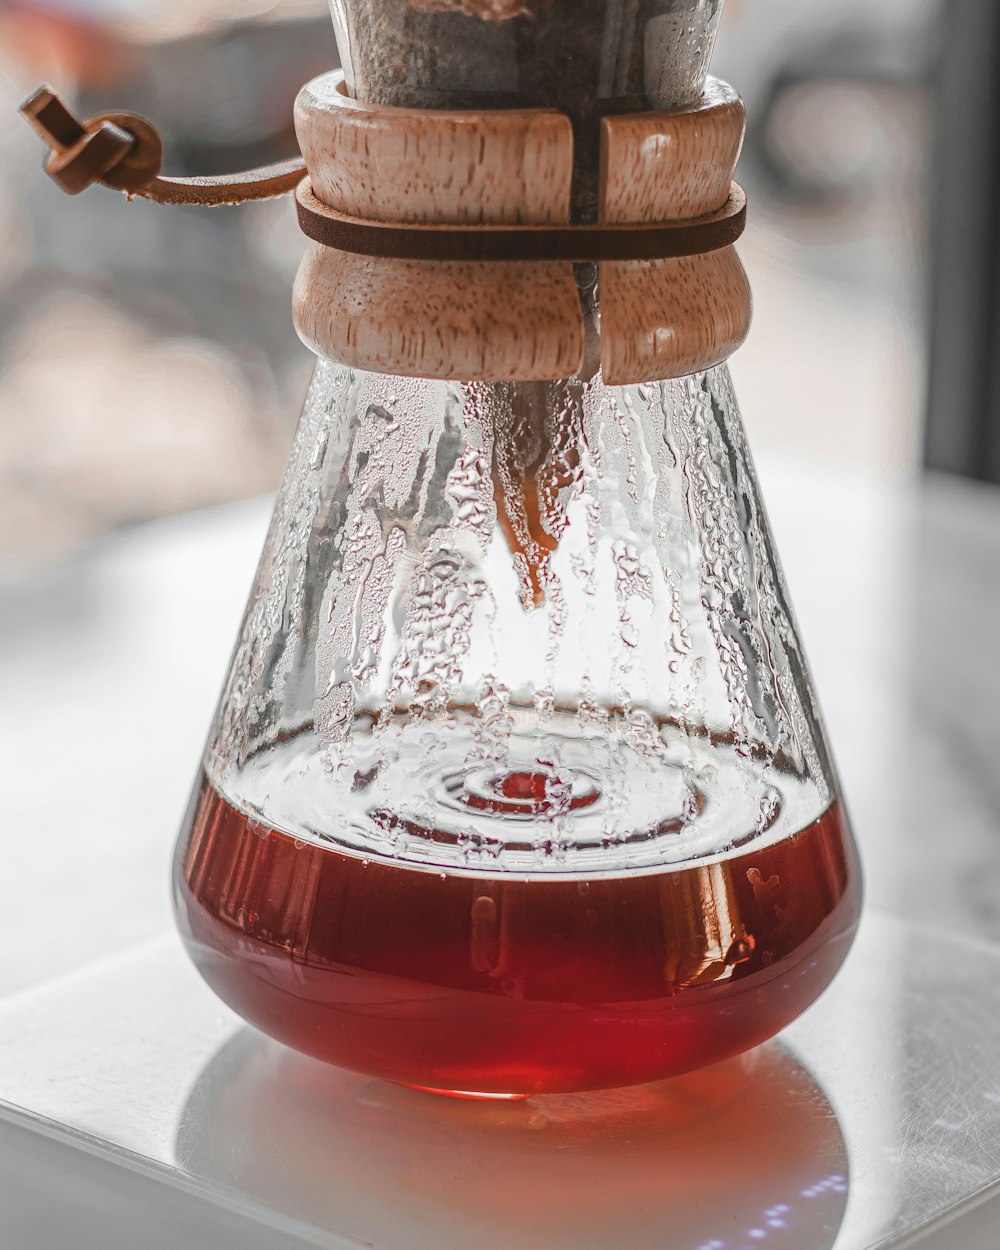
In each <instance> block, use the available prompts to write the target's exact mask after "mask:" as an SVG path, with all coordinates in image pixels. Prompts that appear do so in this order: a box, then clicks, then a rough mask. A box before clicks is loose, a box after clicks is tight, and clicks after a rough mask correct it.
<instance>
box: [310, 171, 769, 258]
mask: <svg viewBox="0 0 1000 1250" xmlns="http://www.w3.org/2000/svg"><path fill="white" fill-rule="evenodd" d="M295 201H296V209H297V211H298V215H299V227H300V229H301V230H302V233H303V234H305V235H307V236H308V237H309V238H310V239H313V240H314V241H315V242H316V243H321V244H323V246H324V247H332V248H336V249H337V250H338V251H341V252H355V253H359V254H360V255H362V256H382V257H393V258H395V259H396V260H456V261H518V260H520V261H539V260H555V261H599V260H663V259H668V258H671V257H678V256H700V255H703V254H704V253H706V252H715V251H718V250H719V249H720V248H724V247H729V246H730V244H732V243H735V242H736V240H737V239H738V238H739V237H740V235H741V234H742V233H743V228H744V226H745V225H746V208H747V199H746V194H745V193H744V191H743V188H742V187H741V186H740V185H739V183H736V182H734V183H733V184H732V189H731V191H730V195H729V199H728V200H727V201H726V203H725V205H724V206H723V208H721V209H720V210H719V212H717V213H712V214H710V215H709V216H707V217H699V218H696V219H694V220H689V221H675V222H662V223H656V224H653V225H614V226H608V225H596V226H496V225H490V226H452V225H426V226H424V225H419V226H417V225H407V224H403V223H399V222H383V221H370V220H368V219H367V218H362V217H348V216H347V215H346V214H344V213H338V212H336V211H335V210H334V209H332V208H330V207H328V206H327V205H326V204H324V203H322V202H321V201H320V200H318V199H317V198H316V196H315V195H314V194H313V191H312V186H311V185H310V182H309V179H308V178H304V179H303V180H302V182H301V183H300V184H299V186H298V189H297V190H296V192H295Z"/></svg>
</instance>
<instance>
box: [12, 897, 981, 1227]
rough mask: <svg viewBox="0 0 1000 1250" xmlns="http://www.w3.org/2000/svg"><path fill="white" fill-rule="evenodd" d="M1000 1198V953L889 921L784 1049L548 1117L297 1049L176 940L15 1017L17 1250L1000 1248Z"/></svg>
mask: <svg viewBox="0 0 1000 1250" xmlns="http://www.w3.org/2000/svg"><path fill="white" fill-rule="evenodd" d="M994 1192H996V1193H997V1194H1000V949H994V948H992V947H988V946H982V945H976V944H971V943H968V942H966V941H958V940H955V939H953V938H950V937H948V936H945V935H942V934H939V933H936V932H934V931H931V930H919V929H914V928H911V927H909V926H907V925H905V924H903V923H902V922H901V921H898V920H895V919H892V918H890V917H887V916H884V915H880V914H878V913H869V914H868V915H867V917H866V919H865V921H864V924H863V926H862V933H861V936H860V937H859V940H858V942H857V944H856V946H855V948H854V950H853V952H852V954H851V956H850V958H849V960H848V963H847V965H846V966H845V969H844V971H843V972H842V973H841V975H840V976H839V977H838V979H837V981H836V982H835V984H834V986H833V987H832V989H831V990H829V991H828V993H827V994H826V995H825V996H824V998H823V999H822V1000H821V1002H820V1003H819V1004H817V1006H816V1007H814V1008H813V1009H812V1010H811V1011H810V1012H808V1013H807V1014H806V1016H805V1017H804V1018H803V1019H802V1020H800V1021H799V1022H797V1023H796V1024H795V1025H793V1026H792V1027H791V1028H790V1029H788V1030H787V1031H786V1032H785V1033H784V1034H783V1035H782V1038H781V1040H780V1042H773V1043H771V1044H769V1045H767V1046H764V1047H762V1048H760V1049H759V1050H757V1051H755V1052H753V1053H752V1054H750V1055H748V1056H745V1057H744V1058H743V1059H740V1060H734V1061H731V1062H729V1063H726V1064H721V1065H719V1066H718V1067H716V1068H713V1069H709V1070H707V1071H705V1072H702V1073H699V1074H694V1075H692V1076H689V1077H682V1078H680V1079H678V1080H676V1081H672V1082H664V1083H661V1084H657V1085H650V1086H643V1087H639V1088H637V1089H631V1090H621V1091H617V1092H611V1093H605V1094H596V1095H579V1096H572V1097H571V1096H548V1097H538V1098H534V1099H531V1100H529V1101H528V1102H525V1103H507V1104H504V1103H491V1104H487V1103H474V1102H460V1101H452V1100H449V1099H443V1098H438V1097H435V1096H433V1095H424V1094H418V1093H414V1092H411V1091H408V1090H403V1089H399V1088H396V1087H394V1086H391V1085H387V1084H384V1083H382V1082H379V1081H374V1080H370V1079H368V1078H366V1077H361V1076H356V1075H354V1074H352V1073H348V1072H342V1071H338V1070H336V1069H333V1068H327V1067H325V1066H323V1065H321V1064H318V1063H315V1062H313V1061H312V1060H308V1059H305V1058H303V1057H301V1056H299V1055H296V1054H294V1053H293V1052H291V1051H288V1050H285V1049H284V1048H283V1047H281V1046H278V1045H277V1044H275V1043H272V1042H270V1041H268V1040H267V1039H266V1038H264V1037H262V1036H261V1035H260V1034H258V1033H256V1032H254V1031H253V1030H252V1029H249V1028H247V1027H246V1026H244V1025H243V1024H242V1023H241V1022H240V1021H239V1020H238V1019H237V1018H236V1017H235V1016H234V1015H232V1013H230V1012H229V1011H228V1010H227V1009H226V1008H224V1007H223V1006H222V1005H221V1004H220V1003H219V1002H218V1001H217V1000H216V999H215V997H214V996H213V995H212V994H211V993H210V991H209V990H208V989H206V988H205V986H204V985H203V984H202V982H201V981H200V979H199V978H198V976H197V974H196V973H195V972H194V970H193V969H192V968H191V966H190V965H189V964H188V962H187V959H186V957H185V955H184V953H183V951H182V949H181V947H180V943H179V941H178V940H177V939H176V938H174V937H173V936H172V935H171V936H165V937H163V938H160V939H157V940H156V941H154V942H152V943H149V944H146V945H143V946H141V947H138V948H136V949H133V950H132V951H130V952H127V953H125V954H124V955H122V956H121V957H120V958H117V959H115V960H113V961H105V962H103V963H101V964H98V965H94V966H91V967H90V968H87V969H84V970H83V971H82V972H78V973H75V974H73V975H71V976H68V977H65V978H62V979H58V980H54V981H49V982H47V983H46V984H43V985H42V986H40V987H38V988H36V989H33V990H32V991H30V992H28V993H23V994H20V995H17V996H16V997H12V998H9V999H7V1000H6V1001H5V1002H3V1003H0V1245H2V1246H3V1247H4V1250H22V1248H23V1250H34V1248H35V1247H36V1246H37V1247H42V1248H44V1250H57V1248H58V1247H62V1246H63V1245H65V1246H67V1247H68V1246H73V1247H74V1248H76V1250H80V1248H85V1247H89V1246H94V1247H100V1248H101V1250H110V1248H111V1247H117V1246H119V1245H120V1246H122V1247H130V1248H131V1247H138V1246H142V1247H143V1250H160V1247H163V1248H164V1250H166V1248H169V1250H180V1248H181V1247H183V1248H184V1250H194V1248H196V1247H201V1246H205V1247H212V1250H223V1248H225V1247H228V1246H229V1245H232V1246H234V1247H235V1246H239V1247H240V1250H257V1248H258V1247H261V1248H263V1247H272V1248H273V1247H281V1250H286V1248H290V1247H296V1248H298V1247H306V1246H332V1247H350V1248H351V1250H357V1248H358V1247H366V1248H368V1250H451V1248H452V1247H454V1248H456V1250H473V1248H474V1250H500V1248H501V1247H502V1248H503V1250H610V1248H611V1247H614V1248H615V1250H760V1248H763V1247H774V1248H777V1250H834V1248H835V1250H871V1248H873V1247H890V1246H891V1247H894V1248H896V1247H904V1246H907V1247H909V1246H918V1245H919V1246H921V1247H925V1246H926V1247H928V1248H930V1247H938V1246H940V1247H948V1248H949V1250H957V1248H961V1250H972V1248H973V1247H975V1248H978V1247H979V1246H980V1245H982V1246H983V1247H989V1248H990V1250H995V1248H996V1247H997V1246H1000V1218H997V1217H995V1216H994V1214H993V1211H994V1204H993V1202H992V1201H991V1199H992V1197H993V1195H994ZM996 1210H998V1211H1000V1203H998V1205H997V1207H996ZM956 1221H958V1222H956ZM977 1229H978V1231H977ZM994 1229H996V1231H993V1230H994ZM276 1232H280V1235H276Z"/></svg>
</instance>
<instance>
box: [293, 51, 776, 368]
mask: <svg viewBox="0 0 1000 1250" xmlns="http://www.w3.org/2000/svg"><path fill="white" fill-rule="evenodd" d="M295 124H296V131H297V134H298V139H299V144H300V146H301V149H302V154H303V157H304V158H305V164H306V167H307V169H308V171H309V176H310V183H308V184H304V185H303V186H302V187H300V189H299V193H298V199H299V205H300V221H301V222H302V224H303V228H304V230H305V231H306V233H307V234H309V235H311V236H312V241H311V242H310V245H309V249H308V251H307V254H306V256H305V258H304V260H303V262H302V266H301V268H300V270H299V273H298V277H297V278H296V282H295V289H294V296H293V306H294V312H295V323H296V328H297V330H298V332H299V335H300V336H301V337H302V339H303V341H304V342H306V344H307V345H308V346H309V347H311V348H312V349H313V350H314V351H316V352H318V353H319V354H320V355H323V356H325V357H328V358H330V359H334V360H339V361H341V362H343V363H345V364H349V365H352V366H355V367H357V368H361V369H368V370H373V371H377V372H381V373H394V374H400V375H404V376H413V377H430V378H445V379H456V380H464V381H549V380H553V379H557V378H567V377H572V376H574V375H576V374H578V373H579V372H580V371H581V368H582V367H583V364H584V345H585V340H586V338H587V330H586V327H585V317H584V312H583V307H584V304H583V303H582V302H581V294H580V289H579V287H578V284H577V279H578V277H585V276H586V275H585V273H584V274H581V271H580V270H576V271H575V270H574V264H573V260H575V259H577V257H576V255H575V251H574V248H575V247H578V248H582V250H583V251H584V252H586V250H587V248H588V246H589V247H592V248H594V249H595V251H596V254H597V255H602V254H604V255H605V256H607V255H608V247H609V244H608V243H607V242H605V243H603V244H602V243H601V242H600V239H601V238H603V239H604V240H610V241H611V242H610V247H611V248H612V249H613V248H614V247H615V246H618V247H619V248H620V247H621V245H622V244H621V240H623V239H627V238H628V237H629V236H630V235H635V236H642V235H644V234H645V235H646V237H647V239H650V240H652V239H654V238H657V239H658V240H659V241H658V243H657V244H656V245H655V246H654V247H653V251H654V253H656V252H657V250H658V252H659V254H656V255H655V256H654V258H644V259H607V258H605V259H600V260H599V261H598V262H597V284H598V292H599V306H600V331H599V356H600V366H601V371H602V374H603V377H604V381H605V382H606V383H607V384H608V385H611V386H618V385H625V384H628V383H634V382H644V381H657V380H662V379H666V378H675V377H683V376H685V375H687V374H690V373H695V372H698V371H700V370H703V369H708V368H711V367H712V366H713V365H716V364H719V363H720V362H721V361H723V360H725V359H726V358H727V357H728V356H729V355H730V354H731V353H732V352H733V351H734V350H735V349H736V348H737V347H738V346H739V345H740V343H741V342H742V341H743V339H744V338H745V337H746V334H747V331H748V329H749V323H750V310H751V300H750V289H749V285H748V283H747V279H746V275H745V273H744V271H743V267H742V265H741V264H740V262H739V259H738V257H737V255H736V253H735V250H734V249H733V247H732V245H731V243H730V242H728V239H729V238H730V237H736V235H737V234H738V232H739V229H741V228H742V201H741V195H742V193H741V192H739V189H738V188H735V189H734V186H733V182H732V179H733V174H734V171H735V167H736V162H737V160H738V157H739V152H740V148H741V146H742V142H743V134H744V128H745V111H744V108H743V104H742V101H741V100H740V98H739V96H738V95H737V94H736V92H734V91H733V90H732V88H730V87H729V86H727V85H726V84H725V83H722V82H719V81H718V80H715V79H710V80H709V82H708V84H707V86H706V90H705V92H704V94H703V96H702V99H701V100H700V101H698V102H697V104H695V105H693V106H692V107H689V108H685V109H679V110H674V111H671V112H656V113H637V114H627V115H622V116H614V117H606V118H604V119H603V121H602V133H601V168H600V189H599V205H600V219H599V222H598V225H597V227H596V228H595V229H594V230H593V231H592V232H591V241H590V242H589V244H588V242H587V241H586V239H585V238H584V237H583V234H585V230H584V232H583V234H582V235H581V236H578V237H577V238H576V239H574V238H573V237H572V236H571V231H570V230H566V229H565V227H567V226H568V223H569V211H570V184H571V178H572V170H573V134H572V128H571V125H570V121H569V118H568V117H566V116H565V115H564V114H562V113H559V112H557V111H555V110H552V109H524V110H502V111H500V110H491V111H485V110H484V111H462V112H449V111H442V110H421V109H401V108H392V107H388V106H381V105H371V104H366V103H364V102H363V101H358V100H354V99H351V98H350V97H349V96H348V95H347V94H346V92H345V90H344V87H343V78H342V76H341V75H340V74H339V73H332V74H325V75H323V76H322V77H320V78H317V79H315V80H314V81H313V82H311V83H309V84H307V86H306V87H304V88H303V90H302V91H301V93H300V94H299V97H298V100H297V101H296V106H295ZM303 206H304V208H305V212H303ZM345 222H346V223H347V225H346V229H347V230H348V232H349V231H350V229H351V224H352V223H354V225H355V227H360V229H355V234H357V236H358V238H357V239H352V240H351V242H350V243H349V246H350V247H351V249H352V250H346V248H345V247H344V246H337V241H338V239H344V240H347V239H351V236H350V234H349V233H348V234H344V233H341V234H340V235H338V234H337V231H338V230H340V231H342V232H343V231H344V229H345V226H344V223H345ZM330 223H332V225H331V224H330ZM372 227H375V229H372ZM378 227H381V228H382V230H383V231H384V232H385V233H384V234H383V233H382V232H381V231H380V230H379V228H378ZM420 227H430V228H432V229H423V230H421V229H414V228H420ZM477 227H479V228H482V227H510V228H511V229H509V230H499V231H488V232H484V233H488V234H489V236H490V240H491V245H492V246H500V247H503V246H505V245H504V242H503V239H504V237H505V236H507V237H508V238H510V239H512V240H513V242H512V243H511V244H508V245H507V246H508V247H514V248H515V252H514V254H516V246H520V247H521V248H522V250H523V249H524V247H525V246H527V245H526V243H525V238H524V236H530V235H532V234H534V235H536V236H538V237H541V238H544V237H545V235H546V230H545V229H536V228H549V235H550V237H552V238H556V237H558V238H559V239H562V240H567V242H566V243H565V250H564V251H563V252H562V253H561V255H563V256H566V255H567V254H569V255H571V256H572V259H552V258H546V259H469V258H468V256H466V257H465V258H459V257H456V256H455V255H451V256H449V255H448V248H449V242H448V238H449V234H450V235H451V246H452V248H453V249H454V250H457V247H458V246H462V247H464V248H465V249H466V251H467V252H468V249H469V248H470V247H471V248H472V249H473V254H474V255H476V254H480V253H478V252H476V251H475V250H474V249H475V248H476V228H477ZM521 227H527V228H528V229H525V230H522V229H518V228H521ZM560 227H561V228H563V229H562V230H561V231H560V230H559V228H560ZM622 227H634V228H635V229H634V230H633V231H629V230H627V229H625V230H622V229H621V228H622ZM407 228H409V232H407ZM449 228H451V230H450V231H449ZM577 229H581V228H571V230H577ZM324 230H326V232H327V233H326V234H325V235H324V233H323V232H324ZM727 230H728V231H729V232H730V233H729V235H727V234H726V233H725V232H726V231H727ZM319 239H323V241H322V242H320V241H318V240H319ZM392 239H395V240H396V241H395V245H394V246H393V244H392V243H391V242H390V240H392ZM438 239H440V244H439V243H438V242H437V240H438ZM616 239H617V240H618V243H617V244H616V243H615V240H616ZM460 240H464V242H461V243H460ZM498 240H499V242H497V241H498ZM359 241H360V242H359ZM331 243H332V245H331ZM632 246H637V245H636V244H633V245H632ZM359 247H360V250H358V248H359ZM421 247H424V248H427V249H429V253H428V256H426V257H424V256H421V255H420V254H419V248H421ZM415 248H416V249H418V251H417V254H416V255H415V254H413V253H414V249H415ZM366 250H367V252H368V253H369V254H365V253H366ZM401 250H402V251H403V252H404V253H406V252H407V251H408V253H409V254H405V255H402V256H401V255H399V254H398V253H399V252H400V251H401ZM538 250H544V249H538ZM380 251H389V252H391V251H395V252H396V253H397V254H395V255H387V254H378V253H379V252H380ZM373 253H374V254H373ZM664 253H666V254H664ZM611 255H621V252H620V251H619V252H617V253H616V252H614V251H613V250H612V251H611ZM590 259H593V254H591V256H590ZM590 272H591V276H592V275H593V270H591V271H590Z"/></svg>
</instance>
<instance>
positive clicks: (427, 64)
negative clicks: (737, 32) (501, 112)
mask: <svg viewBox="0 0 1000 1250" xmlns="http://www.w3.org/2000/svg"><path fill="white" fill-rule="evenodd" d="M722 3H723V0H642V2H641V3H640V2H639V0H461V4H458V3H457V2H456V3H455V4H454V6H450V5H448V4H446V3H445V4H442V3H441V0H330V5H331V9H332V12H333V23H334V27H335V29H336V35H337V45H338V47H339V50H340V57H341V63H342V65H343V68H344V74H345V78H346V82H347V88H348V91H349V92H350V93H351V95H353V96H354V97H355V98H357V99H361V100H366V101H368V102H370V103H373V104H386V105H394V106H398V107H402V108H432V109H433V108H440V109H483V108H486V109H498V108H499V109H503V108H556V109H559V110H560V111H561V112H563V113H566V114H567V115H568V116H569V118H570V120H571V121H572V123H573V128H574V140H575V178H574V188H573V213H574V216H575V218H576V219H577V220H578V221H586V220H592V219H593V218H594V216H595V215H596V204H597V179H598V165H599V152H598V140H599V133H600V120H601V118H602V117H604V116H607V115H609V114H615V113H630V112H642V111H645V110H648V109H669V108H677V107H680V106H682V105H688V104H690V103H692V102H693V101H694V100H697V99H698V98H699V96H700V95H701V93H702V90H703V88H704V85H705V78H706V76H707V73H708V65H709V61H710V59H711V55H712V49H713V46H714V44H715V36H716V31H717V29H718V24H719V18H720V16H721V13H722Z"/></svg>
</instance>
